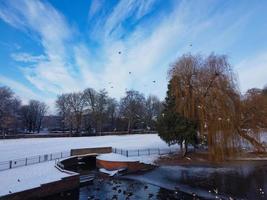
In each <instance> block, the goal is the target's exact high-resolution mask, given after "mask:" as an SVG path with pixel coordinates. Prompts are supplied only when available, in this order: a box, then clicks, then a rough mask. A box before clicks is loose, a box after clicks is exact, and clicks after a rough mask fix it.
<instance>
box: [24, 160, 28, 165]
mask: <svg viewBox="0 0 267 200" xmlns="http://www.w3.org/2000/svg"><path fill="white" fill-rule="evenodd" d="M27 164H28V159H27V158H25V165H26V166H27Z"/></svg>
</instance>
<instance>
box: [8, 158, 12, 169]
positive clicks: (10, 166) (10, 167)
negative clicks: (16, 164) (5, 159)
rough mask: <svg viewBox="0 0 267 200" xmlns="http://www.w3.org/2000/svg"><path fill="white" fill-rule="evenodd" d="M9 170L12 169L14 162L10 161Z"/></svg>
mask: <svg viewBox="0 0 267 200" xmlns="http://www.w3.org/2000/svg"><path fill="white" fill-rule="evenodd" d="M9 169H12V160H10V161H9Z"/></svg>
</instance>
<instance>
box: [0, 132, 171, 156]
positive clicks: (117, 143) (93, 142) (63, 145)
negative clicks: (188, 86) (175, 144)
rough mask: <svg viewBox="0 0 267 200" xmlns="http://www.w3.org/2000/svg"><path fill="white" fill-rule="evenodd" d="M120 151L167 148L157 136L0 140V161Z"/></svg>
mask: <svg viewBox="0 0 267 200" xmlns="http://www.w3.org/2000/svg"><path fill="white" fill-rule="evenodd" d="M106 146H111V147H114V148H122V149H145V148H167V147H168V145H167V144H166V143H165V142H164V141H163V140H161V139H160V137H159V136H158V135H157V134H138V135H123V136H96V137H71V138H32V139H11V140H0V161H6V160H12V159H18V158H25V157H29V156H35V155H43V154H49V153H55V152H65V151H69V150H71V149H75V148H93V147H106Z"/></svg>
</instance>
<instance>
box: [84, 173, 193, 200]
mask: <svg viewBox="0 0 267 200" xmlns="http://www.w3.org/2000/svg"><path fill="white" fill-rule="evenodd" d="M87 199H101V200H102V199H103V200H106V199H114V200H115V199H118V200H120V199H121V200H122V199H123V200H124V199H133V200H134V199H135V200H138V199H151V200H167V199H184V200H189V199H190V200H191V199H197V198H196V197H195V198H193V197H192V196H191V195H188V194H185V193H183V192H177V191H171V190H167V189H163V188H160V187H158V186H155V185H151V184H146V183H142V182H140V181H136V180H129V179H120V178H119V179H114V178H104V179H103V178H98V179H96V180H95V181H94V182H93V184H92V185H88V186H86V187H83V188H80V198H79V200H87Z"/></svg>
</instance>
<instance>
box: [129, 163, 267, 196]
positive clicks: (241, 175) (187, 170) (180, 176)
mask: <svg viewBox="0 0 267 200" xmlns="http://www.w3.org/2000/svg"><path fill="white" fill-rule="evenodd" d="M127 177H128V178H132V179H136V180H140V181H144V182H149V183H151V184H156V185H159V186H161V187H164V188H168V189H172V190H173V189H178V190H180V191H184V192H187V193H189V194H191V193H196V194H198V195H200V196H202V197H204V198H212V199H214V198H218V199H219V198H222V199H230V197H231V198H235V199H253V200H254V199H267V196H266V195H265V192H267V163H266V162H249V163H244V162H243V163H235V164H230V165H229V164H228V165H227V166H217V167H212V166H185V167H183V166H164V167H159V168H158V169H155V170H154V171H151V172H148V173H146V174H142V175H138V176H134V175H131V176H127Z"/></svg>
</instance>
